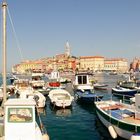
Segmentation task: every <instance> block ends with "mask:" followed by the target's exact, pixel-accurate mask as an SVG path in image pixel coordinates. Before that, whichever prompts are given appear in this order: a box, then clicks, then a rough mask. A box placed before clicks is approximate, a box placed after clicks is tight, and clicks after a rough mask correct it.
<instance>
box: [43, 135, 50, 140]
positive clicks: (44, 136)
mask: <svg viewBox="0 0 140 140" xmlns="http://www.w3.org/2000/svg"><path fill="white" fill-rule="evenodd" d="M49 139H50V138H49V136H48V134H43V136H42V140H49Z"/></svg>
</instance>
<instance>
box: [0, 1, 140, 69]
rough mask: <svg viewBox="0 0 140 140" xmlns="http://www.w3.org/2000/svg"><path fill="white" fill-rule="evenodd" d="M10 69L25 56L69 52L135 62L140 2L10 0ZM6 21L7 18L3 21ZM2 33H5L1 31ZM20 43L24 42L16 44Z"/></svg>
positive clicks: (139, 43)
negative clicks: (65, 47) (67, 44)
mask: <svg viewBox="0 0 140 140" xmlns="http://www.w3.org/2000/svg"><path fill="white" fill-rule="evenodd" d="M7 3H8V10H9V13H10V16H11V19H12V22H13V25H14V29H15V31H16V35H17V40H16V39H15V37H14V33H13V29H12V26H11V23H10V20H9V16H7V54H8V57H7V61H8V64H7V65H8V70H10V69H11V66H12V65H14V64H17V63H20V62H21V61H22V58H21V55H20V52H19V49H18V48H20V49H21V53H22V55H23V59H24V60H26V59H29V60H35V59H39V58H44V57H48V56H54V55H56V54H60V53H63V52H64V45H65V43H66V41H67V40H68V41H69V44H70V46H71V54H72V55H74V56H92V55H93V56H94V55H101V56H104V57H107V58H114V57H117V58H118V57H123V58H127V59H128V60H132V59H133V58H134V57H139V56H140V51H139V50H140V8H139V7H140V0H13V1H11V0H7ZM0 21H1V19H0ZM0 35H1V33H0ZM16 41H17V42H18V44H17V43H16Z"/></svg>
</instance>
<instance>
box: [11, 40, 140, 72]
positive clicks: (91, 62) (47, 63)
mask: <svg viewBox="0 0 140 140" xmlns="http://www.w3.org/2000/svg"><path fill="white" fill-rule="evenodd" d="M139 64H140V61H139V59H137V58H135V59H134V60H133V62H132V63H131V64H129V63H128V60H127V59H125V58H106V57H104V56H94V55H93V56H80V57H76V56H72V55H71V48H70V45H69V42H66V44H65V52H64V53H62V54H57V55H55V56H53V57H46V58H41V59H38V60H26V61H24V62H21V63H20V64H16V65H14V66H13V67H12V72H13V73H21V74H22V73H30V72H32V71H41V72H44V73H50V72H51V71H52V70H53V69H57V70H59V71H62V72H63V71H81V70H84V71H86V70H90V71H93V72H96V71H107V72H108V71H114V72H118V73H125V72H128V71H129V70H130V69H134V70H137V69H138V68H139Z"/></svg>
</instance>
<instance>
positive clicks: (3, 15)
mask: <svg viewBox="0 0 140 140" xmlns="http://www.w3.org/2000/svg"><path fill="white" fill-rule="evenodd" d="M6 12H7V3H6V2H5V1H3V2H2V21H3V22H2V48H3V52H2V53H3V75H2V76H3V97H4V98H3V101H4V102H5V101H6V99H7V95H6V68H7V65H6V64H7V59H6V38H7V37H6Z"/></svg>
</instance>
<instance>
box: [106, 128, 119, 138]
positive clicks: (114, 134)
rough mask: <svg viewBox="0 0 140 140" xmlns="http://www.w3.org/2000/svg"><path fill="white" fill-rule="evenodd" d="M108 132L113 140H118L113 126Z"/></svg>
mask: <svg viewBox="0 0 140 140" xmlns="http://www.w3.org/2000/svg"><path fill="white" fill-rule="evenodd" d="M108 131H109V133H110V135H111V137H112V138H113V139H116V138H117V133H116V131H115V129H114V127H113V126H112V125H110V126H109V127H108Z"/></svg>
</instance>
